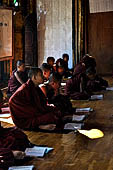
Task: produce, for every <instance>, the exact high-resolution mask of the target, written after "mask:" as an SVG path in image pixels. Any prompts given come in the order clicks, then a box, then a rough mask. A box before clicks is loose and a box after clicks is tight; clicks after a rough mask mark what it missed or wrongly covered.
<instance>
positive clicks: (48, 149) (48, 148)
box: [33, 146, 53, 153]
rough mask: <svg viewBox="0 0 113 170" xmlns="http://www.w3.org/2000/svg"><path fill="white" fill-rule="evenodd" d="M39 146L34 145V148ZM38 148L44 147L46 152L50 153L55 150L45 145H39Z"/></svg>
mask: <svg viewBox="0 0 113 170" xmlns="http://www.w3.org/2000/svg"><path fill="white" fill-rule="evenodd" d="M35 147H37V146H34V147H33V148H35ZM38 148H44V149H45V153H48V152H49V151H51V150H53V148H50V147H44V146H38Z"/></svg>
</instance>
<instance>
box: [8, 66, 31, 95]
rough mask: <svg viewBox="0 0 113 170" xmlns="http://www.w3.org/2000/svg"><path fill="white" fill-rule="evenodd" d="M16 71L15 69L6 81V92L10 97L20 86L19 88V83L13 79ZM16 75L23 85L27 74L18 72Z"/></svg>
mask: <svg viewBox="0 0 113 170" xmlns="http://www.w3.org/2000/svg"><path fill="white" fill-rule="evenodd" d="M16 71H17V70H16V69H15V70H14V71H13V73H12V75H11V77H10V79H9V81H8V92H7V94H10V95H12V94H13V93H14V92H15V91H16V90H17V89H18V88H19V87H20V86H21V83H20V82H19V81H18V80H17V79H16V77H15V75H14V74H15V72H16ZM18 75H19V77H20V79H21V80H22V81H23V82H24V83H25V82H26V81H27V79H28V78H27V73H26V72H19V71H18Z"/></svg>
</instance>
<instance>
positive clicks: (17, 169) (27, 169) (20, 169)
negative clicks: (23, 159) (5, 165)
mask: <svg viewBox="0 0 113 170" xmlns="http://www.w3.org/2000/svg"><path fill="white" fill-rule="evenodd" d="M33 168H34V165H30V166H12V167H9V169H8V170H32V169H33Z"/></svg>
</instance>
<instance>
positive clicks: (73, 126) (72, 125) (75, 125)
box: [64, 123, 84, 130]
mask: <svg viewBox="0 0 113 170" xmlns="http://www.w3.org/2000/svg"><path fill="white" fill-rule="evenodd" d="M83 125H84V124H83V123H66V124H65V126H64V129H65V130H76V129H81V128H82V126H83Z"/></svg>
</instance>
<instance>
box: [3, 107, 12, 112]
mask: <svg viewBox="0 0 113 170" xmlns="http://www.w3.org/2000/svg"><path fill="white" fill-rule="evenodd" d="M1 110H2V113H10V108H9V107H3V108H1Z"/></svg>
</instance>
